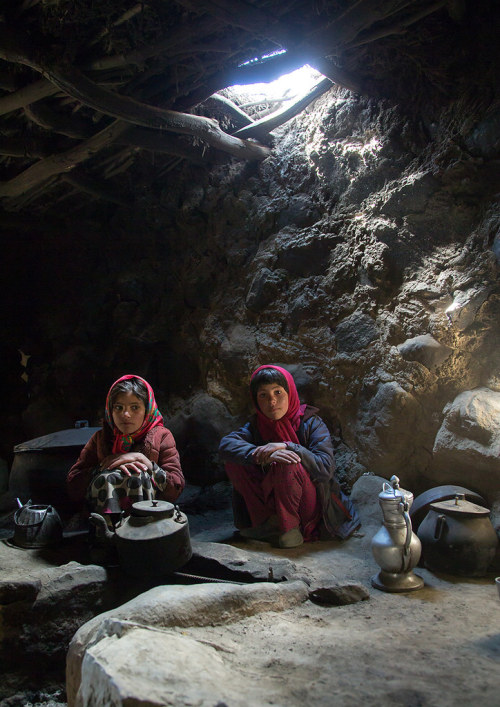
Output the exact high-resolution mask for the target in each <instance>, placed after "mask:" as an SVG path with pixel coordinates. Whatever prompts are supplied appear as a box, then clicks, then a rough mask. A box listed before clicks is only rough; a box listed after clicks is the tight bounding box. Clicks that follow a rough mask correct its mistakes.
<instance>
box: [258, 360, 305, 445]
mask: <svg viewBox="0 0 500 707" xmlns="http://www.w3.org/2000/svg"><path fill="white" fill-rule="evenodd" d="M264 368H274V370H275V371H279V372H280V373H281V374H282V375H283V376H284V377H285V379H286V382H287V384H288V410H287V412H286V413H285V415H284V416H283V417H282V418H281V419H280V420H270V419H269V418H268V417H266V415H264V413H263V412H262V411H261V410H260V409H259V406H258V405H257V403H255V409H256V411H257V428H258V430H259V432H260V435H261V437H262V439H263V440H264V441H265V442H294V443H295V444H298V442H299V439H298V437H297V434H296V430H298V428H299V425H300V418H301V417H302V415H303V414H304V410H305V409H306V405H301V404H300V400H299V394H298V393H297V387H296V385H295V381H294V380H293V376H292V374H291V373H289V372H288V371H287V370H285V369H284V368H280V366H259V368H257V369H256V370H255V371H254V372H253V373H252V379H253V377H254V376H255V375H256V374H257V373H258V372H259V371H262V370H263V369H264Z"/></svg>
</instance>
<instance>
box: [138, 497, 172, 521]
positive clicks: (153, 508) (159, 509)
mask: <svg viewBox="0 0 500 707" xmlns="http://www.w3.org/2000/svg"><path fill="white" fill-rule="evenodd" d="M173 514H174V504H173V503H169V502H168V501H159V500H156V499H152V500H150V501H137V502H136V503H133V504H132V515H134V516H151V515H153V516H158V517H160V516H161V517H169V516H173Z"/></svg>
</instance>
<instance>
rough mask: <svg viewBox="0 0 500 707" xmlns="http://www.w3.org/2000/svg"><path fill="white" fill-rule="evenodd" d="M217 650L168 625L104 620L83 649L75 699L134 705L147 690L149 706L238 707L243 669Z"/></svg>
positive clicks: (114, 706)
mask: <svg viewBox="0 0 500 707" xmlns="http://www.w3.org/2000/svg"><path fill="white" fill-rule="evenodd" d="M220 650H222V651H223V650H224V648H218V647H215V646H210V645H206V644H204V643H202V642H200V641H196V640H194V639H193V638H189V637H188V636H182V635H179V634H176V633H174V632H171V631H162V630H159V629H155V628H146V627H144V626H139V625H134V624H131V623H129V622H123V621H121V622H118V621H115V622H113V624H112V625H111V626H110V625H109V624H106V625H105V626H104V627H103V629H102V630H101V632H100V636H99V638H96V641H95V642H94V644H93V645H92V646H91V647H90V648H89V649H88V650H87V652H86V653H85V658H84V660H83V665H82V673H83V675H84V680H83V681H82V685H81V688H80V692H79V694H78V696H77V699H76V702H75V704H76V705H77V706H78V707H87V706H89V705H106V707H121V706H122V705H125V704H126V705H128V706H129V707H139V705H144V699H145V696H147V704H148V705H150V706H151V707H154V706H155V705H157V706H158V707H161V706H162V705H193V704H196V705H217V704H232V705H241V707H243V705H246V704H248V702H247V701H246V698H245V692H246V691H245V675H244V674H243V673H242V672H237V671H235V670H233V669H231V667H230V666H228V665H227V664H225V663H224V661H223V660H222V658H221V657H220V655H219V651H220ZM188 666H189V667H188ZM186 668H188V669H187V670H186ZM193 672H196V673H198V674H203V680H202V681H199V680H193ZM238 693H239V694H240V698H238V697H237V696H236V695H237V694H238Z"/></svg>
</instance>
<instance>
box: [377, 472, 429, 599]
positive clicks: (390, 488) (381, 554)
mask: <svg viewBox="0 0 500 707" xmlns="http://www.w3.org/2000/svg"><path fill="white" fill-rule="evenodd" d="M378 498H379V503H380V507H381V508H382V513H383V516H384V524H383V525H382V527H381V528H380V530H379V531H378V532H377V533H376V534H375V535H374V537H373V539H372V543H371V547H372V553H373V557H374V558H375V561H376V562H377V564H378V565H379V566H380V567H381V570H380V571H379V572H378V573H377V574H376V575H374V576H373V577H372V578H371V583H372V585H373V586H374V587H376V588H377V589H381V590H382V591H384V592H410V591H413V590H415V589H421V588H422V587H423V586H424V580H423V579H422V578H421V577H419V576H418V575H416V574H415V573H414V572H413V568H414V567H416V566H417V565H418V561H419V560H420V554H421V552H422V546H421V544H420V540H419V539H418V537H417V536H416V535H415V533H414V532H412V527H411V519H410V513H409V510H410V507H411V504H412V503H413V494H412V493H411V492H410V491H405V490H404V489H401V488H399V479H398V477H397V476H392V477H391V479H390V483H387V482H385V483H384V484H383V486H382V491H381V492H380V493H379V496H378Z"/></svg>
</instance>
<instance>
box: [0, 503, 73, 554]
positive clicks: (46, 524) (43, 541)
mask: <svg viewBox="0 0 500 707" xmlns="http://www.w3.org/2000/svg"><path fill="white" fill-rule="evenodd" d="M61 540H62V522H61V519H60V517H59V513H58V512H57V511H56V509H55V508H54V507H53V506H41V505H32V504H31V501H28V503H27V504H26V505H24V506H22V508H19V509H18V510H17V511H16V512H15V514H14V538H13V540H12V542H13V543H14V545H17V546H18V547H25V548H41V547H49V546H51V545H57V544H58V543H60V542H61Z"/></svg>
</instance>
